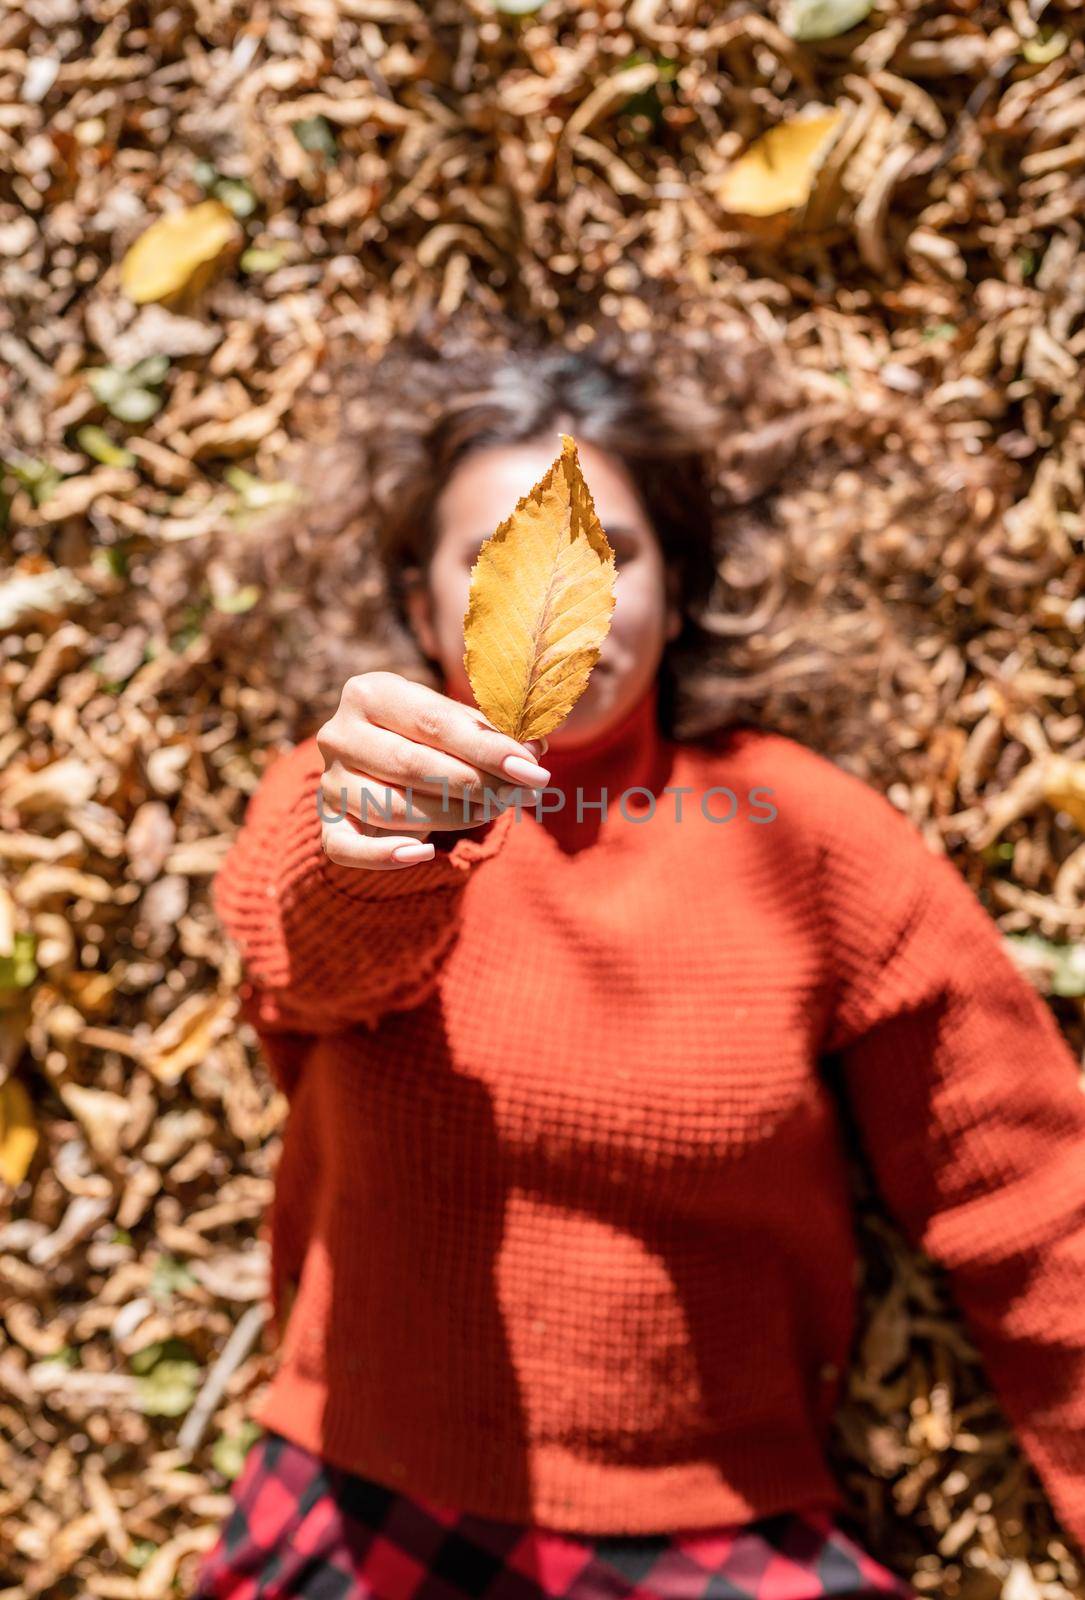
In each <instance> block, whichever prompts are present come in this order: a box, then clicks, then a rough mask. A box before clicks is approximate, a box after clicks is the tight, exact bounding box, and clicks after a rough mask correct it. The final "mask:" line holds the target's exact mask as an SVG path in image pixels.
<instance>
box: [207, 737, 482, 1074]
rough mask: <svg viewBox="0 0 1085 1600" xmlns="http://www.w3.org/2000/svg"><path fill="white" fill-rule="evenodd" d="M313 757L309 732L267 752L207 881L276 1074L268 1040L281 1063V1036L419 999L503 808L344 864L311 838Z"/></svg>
mask: <svg viewBox="0 0 1085 1600" xmlns="http://www.w3.org/2000/svg"><path fill="white" fill-rule="evenodd" d="M323 766H324V764H323V758H322V757H321V755H320V752H319V750H318V748H317V744H316V738H315V736H311V737H310V738H308V739H306V740H304V741H302V743H300V744H298V745H296V746H295V747H294V749H292V750H290V751H287V752H286V753H285V754H283V755H279V756H277V757H276V758H275V759H274V760H273V761H272V763H271V765H270V767H269V768H268V770H267V771H266V772H265V774H264V776H263V778H262V780H261V782H260V784H259V786H258V788H257V790H256V793H255V794H254V795H253V797H252V798H251V800H250V801H249V805H248V810H247V811H246V814H245V819H244V822H243V824H242V827H241V829H240V832H239V833H238V836H237V838H236V839H235V841H234V843H233V845H232V846H231V848H230V850H229V851H228V853H227V855H226V857H225V858H224V860H223V862H222V864H221V866H220V867H219V870H218V872H217V874H216V876H215V879H214V882H213V885H212V901H213V905H214V909H215V912H216V914H217V916H218V918H219V921H220V923H221V924H222V926H223V928H224V929H225V931H226V933H227V934H228V936H229V937H230V939H231V940H232V941H233V943H234V944H235V945H236V947H237V949H238V951H239V953H240V956H241V962H242V974H243V975H242V983H241V1007H242V1014H243V1016H244V1017H245V1018H246V1020H247V1021H249V1022H251V1023H252V1025H253V1027H254V1028H255V1029H256V1031H257V1033H258V1034H259V1035H260V1037H261V1040H262V1042H263V1043H264V1045H265V1048H267V1050H268V1054H269V1056H270V1057H271V1060H272V1065H273V1067H275V1068H276V1071H277V1072H279V1070H280V1069H279V1067H278V1066H277V1065H276V1061H277V1057H276V1041H277V1040H281V1045H282V1051H281V1053H282V1056H283V1060H284V1061H285V1062H286V1063H287V1064H289V1063H290V1062H293V1061H296V1041H295V1040H292V1039H290V1038H289V1037H288V1036H289V1035H302V1036H312V1035H315V1034H326V1033H334V1032H336V1031H338V1030H339V1029H340V1028H344V1027H350V1026H353V1025H357V1024H363V1025H366V1026H368V1027H375V1026H376V1024H377V1023H378V1021H379V1020H380V1018H381V1016H382V1015H383V1014H384V1013H385V1012H386V1011H390V1010H397V1009H405V1008H409V1007H411V1006H414V1005H417V1004H419V1003H420V1002H421V1001H422V1000H423V999H424V998H425V996H426V994H427V992H428V991H429V989H430V988H431V986H432V984H433V982H434V981H435V979H436V976H437V973H438V971H439V969H440V965H441V962H442V960H443V959H444V957H445V955H446V954H447V952H448V950H449V949H450V947H451V945H452V943H453V942H454V940H455V936H456V932H457V926H458V921H459V913H460V906H461V901H462V897H463V892H464V888H465V886H466V884H467V883H468V882H469V880H470V879H471V878H472V877H473V876H474V874H475V873H476V872H478V870H479V868H480V866H481V865H482V863H483V862H484V861H486V860H488V859H489V858H490V857H491V856H492V855H494V854H495V853H496V852H497V851H498V850H499V849H500V847H501V843H502V840H503V839H504V837H505V835H506V833H507V831H508V827H509V823H510V820H511V818H512V816H513V812H512V811H511V810H506V811H499V812H497V813H496V814H495V815H494V816H493V817H492V818H491V819H490V820H489V821H487V822H484V823H482V824H481V825H479V826H478V827H475V828H472V829H471V830H470V831H469V832H467V831H465V832H462V833H456V834H454V835H450V836H449V837H450V838H451V839H452V842H451V844H448V843H446V841H445V839H444V838H442V836H441V835H440V834H433V835H432V836H431V837H432V838H433V841H434V843H435V844H436V845H437V846H438V848H437V850H436V852H435V855H434V857H433V859H432V860H431V861H424V862H422V863H420V864H419V865H417V866H413V867H410V868H407V869H402V870H398V871H391V872H368V871H365V870H362V869H360V868H357V867H346V866H342V865H340V864H339V863H336V862H333V861H331V860H330V859H329V857H328V856H327V855H326V854H325V851H324V848H323V845H322V843H321V825H320V815H319V812H318V810H317V794H318V785H319V781H320V777H321V774H322V772H323ZM280 1075H281V1074H280Z"/></svg>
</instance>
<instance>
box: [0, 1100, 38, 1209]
mask: <svg viewBox="0 0 1085 1600" xmlns="http://www.w3.org/2000/svg"><path fill="white" fill-rule="evenodd" d="M37 1148H38V1130H37V1128H36V1127H35V1126H34V1109H33V1107H32V1106H31V1104H30V1096H29V1095H28V1094H27V1092H26V1090H25V1089H24V1087H23V1085H22V1084H21V1083H19V1082H18V1080H17V1079H15V1078H9V1079H8V1080H7V1082H6V1083H4V1084H0V1178H2V1179H3V1181H4V1182H5V1183H7V1184H10V1185H11V1187H12V1188H13V1189H14V1188H15V1187H16V1185H17V1184H20V1183H22V1181H23V1179H24V1178H25V1177H26V1174H27V1172H28V1171H29V1168H30V1163H31V1161H33V1159H34V1152H35V1150H36V1149H37Z"/></svg>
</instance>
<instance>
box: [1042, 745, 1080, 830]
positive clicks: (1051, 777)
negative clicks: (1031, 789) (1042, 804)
mask: <svg viewBox="0 0 1085 1600" xmlns="http://www.w3.org/2000/svg"><path fill="white" fill-rule="evenodd" d="M1044 799H1045V800H1046V801H1047V803H1048V805H1051V806H1054V807H1055V810H1056V811H1065V813H1066V815H1067V816H1068V817H1069V818H1070V819H1071V820H1072V821H1073V823H1074V824H1075V826H1076V827H1078V828H1080V829H1081V831H1082V832H1083V833H1085V761H1068V760H1067V759H1066V757H1065V756H1052V757H1050V758H1049V760H1048V763H1047V766H1046V768H1045V770H1044Z"/></svg>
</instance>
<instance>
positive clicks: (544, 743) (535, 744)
mask: <svg viewBox="0 0 1085 1600" xmlns="http://www.w3.org/2000/svg"><path fill="white" fill-rule="evenodd" d="M524 743H525V744H526V745H527V746H528V747H529V748H531V749H534V751H535V754H536V755H537V756H544V755H545V754H546V752H547V751H548V750H549V748H550V740H549V739H548V738H547V737H546V735H545V734H544V735H543V736H542V738H541V739H525V740H524Z"/></svg>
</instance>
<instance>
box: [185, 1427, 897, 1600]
mask: <svg viewBox="0 0 1085 1600" xmlns="http://www.w3.org/2000/svg"><path fill="white" fill-rule="evenodd" d="M232 1493H233V1498H234V1501H235V1507H234V1510H233V1511H232V1512H231V1513H230V1515H229V1516H228V1517H227V1519H226V1521H225V1523H224V1524H223V1527H222V1530H221V1532H220V1535H219V1539H218V1542H217V1543H216V1544H215V1546H214V1547H213V1548H212V1549H211V1550H210V1551H209V1552H208V1554H207V1555H206V1557H205V1558H204V1561H203V1564H202V1566H201V1569H200V1572H199V1574H198V1577H197V1586H196V1588H195V1590H194V1591H193V1594H192V1597H191V1600H256V1597H257V1596H260V1597H261V1600H289V1597H293V1596H304V1597H305V1600H463V1597H464V1596H470V1597H472V1600H482V1597H485V1600H560V1597H568V1600H619V1597H621V1600H817V1597H819V1596H822V1595H848V1596H850V1597H852V1600H866V1597H868V1596H873V1595H895V1596H897V1597H898V1600H915V1591H914V1590H913V1589H912V1588H911V1587H910V1586H909V1585H908V1584H907V1583H905V1581H904V1580H903V1579H902V1578H898V1577H895V1576H894V1575H893V1573H891V1572H890V1571H889V1570H888V1569H887V1568H885V1567H883V1566H881V1565H879V1563H878V1562H877V1561H875V1560H873V1559H872V1557H870V1556H869V1555H867V1554H866V1552H865V1551H864V1550H863V1549H862V1548H861V1547H860V1546H859V1545H858V1544H857V1543H856V1542H855V1540H854V1539H852V1538H851V1537H850V1536H849V1535H848V1534H847V1533H846V1532H845V1531H844V1529H843V1528H842V1527H841V1526H840V1525H839V1524H838V1522H837V1521H836V1520H835V1519H834V1517H833V1515H832V1514H831V1513H830V1512H829V1511H828V1510H824V1511H822V1510H808V1511H802V1512H786V1513H779V1514H777V1515H774V1516H769V1517H762V1518H761V1519H759V1520H758V1521H756V1522H748V1523H745V1524H740V1525H734V1526H728V1527H722V1528H715V1529H711V1530H707V1531H697V1532H693V1533H678V1534H673V1535H669V1534H659V1535H656V1534H651V1535H649V1534H637V1535H626V1536H622V1537H620V1538H610V1537H606V1538H604V1537H600V1536H598V1535H574V1534H567V1533H564V1532H557V1531H554V1530H551V1529H546V1528H538V1527H524V1526H521V1525H518V1524H514V1523H507V1522H494V1521H490V1520H489V1519H487V1518H484V1517H476V1516H468V1515H465V1514H464V1513H463V1512H460V1511H454V1510H451V1509H445V1508H444V1507H441V1506H438V1505H435V1504H434V1503H433V1502H432V1501H428V1500H419V1499H417V1498H414V1497H407V1496H405V1495H404V1494H402V1492H400V1491H399V1490H395V1489H387V1488H384V1487H383V1486H382V1485H380V1484H377V1483H374V1482H372V1481H371V1480H370V1479H368V1478H362V1477H358V1476H357V1475H355V1474H353V1473H350V1472H346V1471H344V1470H342V1469H341V1468H339V1467H334V1466H331V1465H330V1464H328V1463H327V1462H325V1461H322V1460H321V1459H320V1457H318V1456H315V1455H312V1454H310V1452H309V1451H307V1450H303V1449H302V1448H301V1447H300V1446H299V1445H296V1444H294V1443H293V1442H292V1441H290V1440H289V1439H285V1438H283V1437H282V1435H281V1434H277V1433H273V1432H271V1431H269V1430H265V1431H264V1432H263V1433H262V1434H261V1436H260V1437H259V1438H258V1439H257V1440H256V1442H255V1444H254V1445H253V1446H252V1448H251V1449H250V1451H249V1453H248V1455H247V1456H246V1457H245V1464H244V1467H243V1468H242V1471H241V1475H240V1477H239V1478H238V1479H237V1481H236V1483H235V1484H234V1486H233V1491H232Z"/></svg>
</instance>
